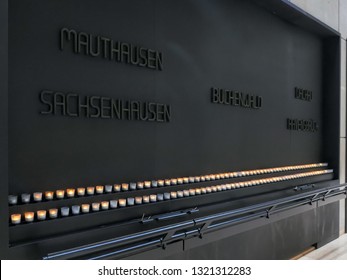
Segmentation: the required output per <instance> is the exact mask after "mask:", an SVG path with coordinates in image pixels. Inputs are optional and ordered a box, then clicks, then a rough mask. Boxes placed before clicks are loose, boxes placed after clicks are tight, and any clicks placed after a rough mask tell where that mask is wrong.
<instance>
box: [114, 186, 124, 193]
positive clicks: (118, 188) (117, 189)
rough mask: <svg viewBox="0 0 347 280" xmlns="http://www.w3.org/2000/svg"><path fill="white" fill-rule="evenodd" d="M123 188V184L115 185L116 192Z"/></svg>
mask: <svg viewBox="0 0 347 280" xmlns="http://www.w3.org/2000/svg"><path fill="white" fill-rule="evenodd" d="M121 189H122V186H121V185H119V184H115V185H113V191H114V192H120V191H121Z"/></svg>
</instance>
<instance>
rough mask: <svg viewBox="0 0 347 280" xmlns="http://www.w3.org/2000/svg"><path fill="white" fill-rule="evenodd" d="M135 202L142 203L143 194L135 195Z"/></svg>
mask: <svg viewBox="0 0 347 280" xmlns="http://www.w3.org/2000/svg"><path fill="white" fill-rule="evenodd" d="M135 204H142V196H137V197H135Z"/></svg>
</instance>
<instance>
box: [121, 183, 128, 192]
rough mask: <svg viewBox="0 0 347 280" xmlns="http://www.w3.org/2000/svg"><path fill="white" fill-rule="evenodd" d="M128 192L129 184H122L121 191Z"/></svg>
mask: <svg viewBox="0 0 347 280" xmlns="http://www.w3.org/2000/svg"><path fill="white" fill-rule="evenodd" d="M128 190H129V184H122V191H123V192H125V191H128Z"/></svg>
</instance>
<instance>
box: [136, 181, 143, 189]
mask: <svg viewBox="0 0 347 280" xmlns="http://www.w3.org/2000/svg"><path fill="white" fill-rule="evenodd" d="M143 186H144V184H143V182H137V184H136V187H137V189H138V190H142V189H143Z"/></svg>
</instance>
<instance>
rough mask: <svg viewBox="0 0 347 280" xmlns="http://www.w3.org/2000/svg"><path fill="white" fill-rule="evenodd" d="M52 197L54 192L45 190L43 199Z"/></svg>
mask: <svg viewBox="0 0 347 280" xmlns="http://www.w3.org/2000/svg"><path fill="white" fill-rule="evenodd" d="M53 197H54V192H52V191H47V192H45V199H46V200H52V199H53Z"/></svg>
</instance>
